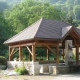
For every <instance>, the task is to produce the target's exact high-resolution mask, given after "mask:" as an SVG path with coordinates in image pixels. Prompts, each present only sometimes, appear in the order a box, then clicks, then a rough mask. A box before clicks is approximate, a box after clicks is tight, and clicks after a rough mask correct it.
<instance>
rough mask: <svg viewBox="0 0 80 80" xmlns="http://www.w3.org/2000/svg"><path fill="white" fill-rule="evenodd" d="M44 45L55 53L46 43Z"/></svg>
mask: <svg viewBox="0 0 80 80" xmlns="http://www.w3.org/2000/svg"><path fill="white" fill-rule="evenodd" d="M46 47H47V48H48V49H49V50H50V51H51V52H52V53H53V54H55V52H54V51H53V50H52V49H51V48H50V47H49V46H48V45H46Z"/></svg>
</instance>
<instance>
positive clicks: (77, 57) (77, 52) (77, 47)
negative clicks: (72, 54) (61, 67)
mask: <svg viewBox="0 0 80 80" xmlns="http://www.w3.org/2000/svg"><path fill="white" fill-rule="evenodd" d="M76 64H79V46H76Z"/></svg>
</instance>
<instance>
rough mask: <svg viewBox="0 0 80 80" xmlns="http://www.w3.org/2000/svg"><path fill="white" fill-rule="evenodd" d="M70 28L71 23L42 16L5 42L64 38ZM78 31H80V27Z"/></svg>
mask: <svg viewBox="0 0 80 80" xmlns="http://www.w3.org/2000/svg"><path fill="white" fill-rule="evenodd" d="M70 29H71V25H70V24H68V23H66V22H64V21H60V20H50V19H43V18H41V19H40V20H38V21H37V22H35V23H34V24H32V25H31V26H29V27H28V28H26V29H24V30H23V31H21V32H20V33H18V34H17V35H15V36H13V37H12V38H10V39H8V40H7V41H5V42H4V44H8V43H13V42H19V41H25V40H31V39H34V38H39V39H40V38H41V39H53V40H59V39H62V38H63V37H64V36H65V34H66V33H67V32H68V31H69V30H70ZM78 33H80V30H79V29H78Z"/></svg>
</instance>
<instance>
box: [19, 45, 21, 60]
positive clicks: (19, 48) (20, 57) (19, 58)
mask: <svg viewBox="0 0 80 80" xmlns="http://www.w3.org/2000/svg"><path fill="white" fill-rule="evenodd" d="M19 60H20V61H22V47H21V46H19Z"/></svg>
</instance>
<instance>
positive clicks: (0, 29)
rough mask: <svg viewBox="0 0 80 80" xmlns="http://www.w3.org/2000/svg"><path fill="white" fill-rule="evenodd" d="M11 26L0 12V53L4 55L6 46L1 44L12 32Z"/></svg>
mask: <svg viewBox="0 0 80 80" xmlns="http://www.w3.org/2000/svg"><path fill="white" fill-rule="evenodd" d="M12 32H13V31H12V28H11V26H9V25H8V23H7V21H6V20H5V18H4V15H3V14H2V13H0V55H1V56H5V54H6V52H7V51H6V50H7V46H5V45H3V42H4V41H5V40H7V39H8V38H9V37H10V36H11V34H12Z"/></svg>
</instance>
